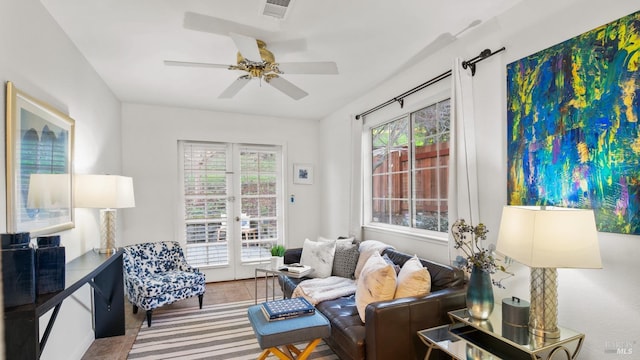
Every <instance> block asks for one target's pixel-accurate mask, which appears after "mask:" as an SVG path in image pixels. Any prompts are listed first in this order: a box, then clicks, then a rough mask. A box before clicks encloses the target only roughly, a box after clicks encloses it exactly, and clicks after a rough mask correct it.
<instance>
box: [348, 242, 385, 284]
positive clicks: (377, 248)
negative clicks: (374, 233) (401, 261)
mask: <svg viewBox="0 0 640 360" xmlns="http://www.w3.org/2000/svg"><path fill="white" fill-rule="evenodd" d="M387 248H393V247H392V246H390V245H387V244H385V243H383V242H382V241H378V240H365V241H362V242H360V245H359V248H358V250H359V251H360V255H359V256H358V264H357V265H356V271H355V273H354V275H355V277H356V279H357V278H359V277H360V272H362V268H363V267H364V264H366V263H367V260H368V259H369V257H370V256H371V255H373V254H374V253H379V254H382V252H383V251H384V250H385V249H387Z"/></svg>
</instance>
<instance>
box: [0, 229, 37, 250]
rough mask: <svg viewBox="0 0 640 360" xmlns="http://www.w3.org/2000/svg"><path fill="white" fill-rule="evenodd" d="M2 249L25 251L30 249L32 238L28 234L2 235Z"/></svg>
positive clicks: (0, 236) (0, 237)
mask: <svg viewBox="0 0 640 360" xmlns="http://www.w3.org/2000/svg"><path fill="white" fill-rule="evenodd" d="M0 239H1V240H2V249H25V248H28V247H29V242H30V241H31V236H30V234H29V233H28V232H23V233H15V234H0Z"/></svg>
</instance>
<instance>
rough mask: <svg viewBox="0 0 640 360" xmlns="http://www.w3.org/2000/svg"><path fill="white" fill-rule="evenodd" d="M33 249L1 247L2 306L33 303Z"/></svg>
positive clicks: (34, 295) (34, 291)
mask: <svg viewBox="0 0 640 360" xmlns="http://www.w3.org/2000/svg"><path fill="white" fill-rule="evenodd" d="M34 263H35V250H34V249H32V248H30V247H27V248H17V249H2V278H3V287H2V291H3V296H4V307H5V308H8V307H13V306H18V305H24V304H33V303H34V302H35V300H36V287H35V284H36V279H35V271H34V270H35V266H34Z"/></svg>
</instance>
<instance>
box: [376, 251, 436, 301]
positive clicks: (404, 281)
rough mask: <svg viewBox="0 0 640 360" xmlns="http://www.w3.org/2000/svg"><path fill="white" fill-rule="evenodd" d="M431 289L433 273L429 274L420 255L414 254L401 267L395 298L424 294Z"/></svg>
mask: <svg viewBox="0 0 640 360" xmlns="http://www.w3.org/2000/svg"><path fill="white" fill-rule="evenodd" d="M385 255H386V254H385ZM430 291H431V275H429V270H427V269H426V268H424V266H422V263H421V262H420V259H418V256H416V255H414V256H413V257H412V258H411V259H409V260H407V262H405V263H404V265H402V269H400V273H399V274H398V284H397V285H396V294H395V296H394V298H396V299H397V298H402V297H409V296H423V295H426V294H428V293H429V292H430Z"/></svg>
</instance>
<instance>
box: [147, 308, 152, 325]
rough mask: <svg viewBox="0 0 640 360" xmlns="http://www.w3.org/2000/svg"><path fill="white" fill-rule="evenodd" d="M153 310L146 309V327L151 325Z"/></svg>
mask: <svg viewBox="0 0 640 360" xmlns="http://www.w3.org/2000/svg"><path fill="white" fill-rule="evenodd" d="M152 311H153V310H147V327H151V312H152Z"/></svg>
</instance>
